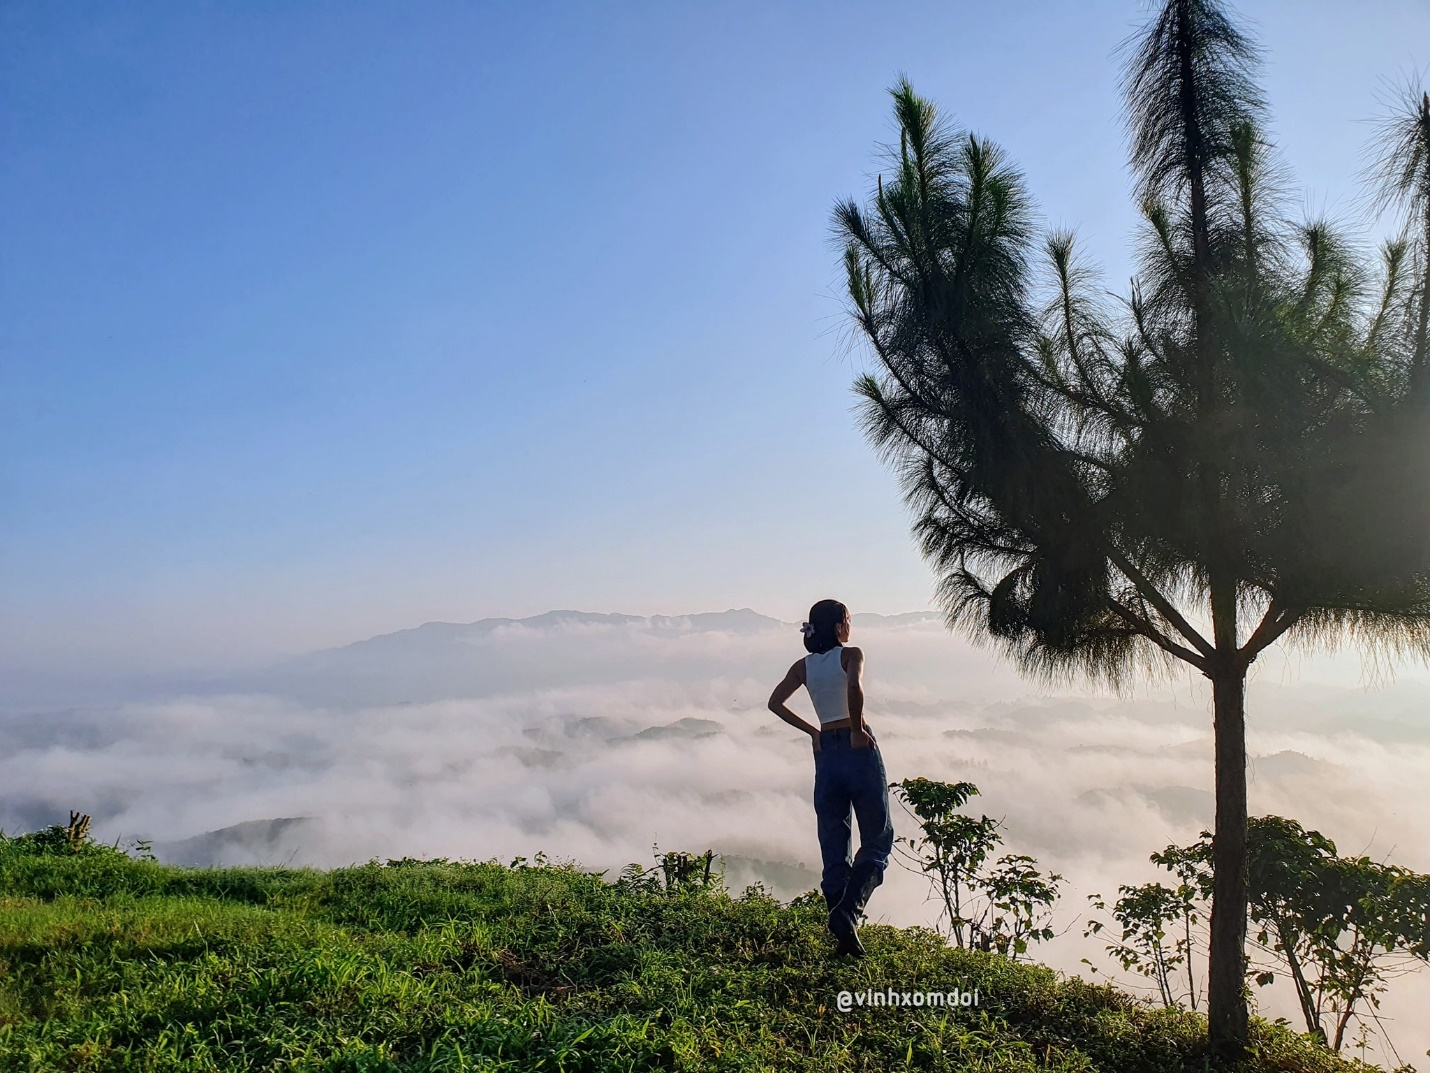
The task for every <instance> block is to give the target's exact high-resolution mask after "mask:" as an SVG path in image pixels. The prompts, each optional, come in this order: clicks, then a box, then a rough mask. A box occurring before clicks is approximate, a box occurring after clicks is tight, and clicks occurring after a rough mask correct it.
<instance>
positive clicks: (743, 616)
mask: <svg viewBox="0 0 1430 1073" xmlns="http://www.w3.org/2000/svg"><path fill="white" fill-rule="evenodd" d="M938 617H939V616H938V615H937V614H936V613H935V612H933V611H907V612H904V613H902V614H898V615H878V614H874V613H872V612H861V613H859V614H856V615H854V616H853V619H854V625H855V626H860V625H865V626H875V625H893V624H903V623H910V622H923V621H927V620H929V619H937V618H938ZM568 624H578V625H609V626H637V625H646V626H649V627H650V628H651V629H653V630H657V631H661V632H700V631H706V630H725V631H734V632H738V633H755V632H759V631H763V630H773V629H780V628H789V627H792V626H794V625H796V623H792V622H785V621H783V620H782V619H777V618H771V617H770V616H768V615H762V614H760V613H759V612H758V611H755V610H753V609H752V608H748V607H741V608H731V609H729V610H727V611H702V612H698V613H696V614H691V615H624V614H620V613H619V612H609V613H608V612H600V611H574V610H560V611H546V612H543V613H542V614H540V615H531V616H529V617H528V618H484V619H478V620H477V621H475V622H424V623H423V624H422V625H420V626H411V627H408V628H406V629H402V630H394V631H393V632H391V633H380V634H377V635H376V636H373V637H368V638H365V639H364V640H361V641H353V642H352V643H351V644H347V645H343V646H341V647H339V648H331V649H323V650H321V651H320V652H315V653H312V654H311V655H309V656H301V657H297V658H298V659H310V658H312V656H317V655H321V654H323V653H324V652H347V651H351V650H353V649H362V648H365V647H368V646H373V645H377V644H393V643H398V639H413V640H415V639H419V638H420V639H421V640H422V641H424V642H426V641H431V640H435V639H439V638H440V639H447V638H450V639H468V638H474V637H483V636H486V635H488V634H491V633H493V632H495V631H496V630H499V629H502V628H503V627H510V626H521V627H525V628H528V629H546V628H548V627H552V626H562V625H568Z"/></svg>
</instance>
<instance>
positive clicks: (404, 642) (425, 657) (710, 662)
mask: <svg viewBox="0 0 1430 1073" xmlns="http://www.w3.org/2000/svg"><path fill="white" fill-rule="evenodd" d="M931 619H932V620H937V619H938V616H937V615H936V614H934V613H933V612H931V611H914V612H908V613H905V614H902V615H877V614H870V613H861V614H856V615H855V616H854V624H855V626H856V627H861V626H862V627H866V628H868V627H879V626H900V625H907V624H912V623H915V622H921V621H927V620H931ZM795 626H796V624H795V623H789V622H783V621H781V620H780V619H777V618H771V617H770V616H768V615H762V614H760V613H759V612H757V611H755V610H753V609H751V608H748V607H741V608H731V609H729V610H726V611H707V612H700V613H697V614H691V615H649V616H643V615H624V614H619V613H602V612H593V611H576V610H558V611H547V612H545V613H544V614H540V615H532V616H530V617H529V618H485V619H479V620H478V621H476V622H468V623H454V622H426V623H423V624H422V625H421V626H414V627H412V628H410V629H405V630H397V631H395V632H393V633H384V634H379V635H377V636H376V637H369V638H367V639H366V640H362V641H355V642H353V643H352V644H349V645H344V646H342V647H341V648H330V649H324V650H322V651H319V652H313V653H310V654H308V655H305V656H297V657H294V658H292V659H288V660H284V661H283V662H282V663H279V664H276V665H274V666H273V667H270V668H268V669H267V670H265V671H263V672H260V673H258V674H254V675H249V676H245V677H243V678H241V679H236V680H232V681H229V682H225V683H223V684H222V688H223V689H224V690H225V691H232V692H249V693H271V694H277V695H281V696H287V697H293V698H295V699H297V700H301V701H303V702H305V703H309V704H317V705H322V706H325V707H334V708H353V707H360V706H368V705H399V704H417V703H426V702H430V701H436V700H446V699H453V698H461V697H486V696H494V695H497V694H501V693H506V692H510V691H513V690H523V689H541V688H560V687H564V686H577V685H600V684H606V683H615V682H619V681H626V680H630V679H632V678H642V677H647V676H649V675H650V674H651V673H652V671H653V670H657V669H658V670H659V671H661V672H669V673H677V674H683V675H686V676H698V677H717V676H719V675H722V674H743V673H747V672H748V659H749V657H748V651H749V650H748V647H747V646H740V645H733V646H732V645H691V644H689V643H683V641H684V639H686V638H690V637H693V636H696V635H700V634H715V633H719V634H725V635H727V636H728V637H731V638H749V637H756V636H759V635H772V634H775V633H779V632H781V631H788V632H789V633H790V634H791V635H792V636H791V643H792V644H794V643H796V642H797V640H798V637H797V634H796V632H795ZM632 631H635V632H639V633H641V634H644V635H645V636H647V637H649V638H651V639H653V642H654V643H643V644H638V645H632V644H631V643H629V636H630V634H631V632H632Z"/></svg>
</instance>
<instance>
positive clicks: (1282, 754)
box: [0, 611, 1430, 1061]
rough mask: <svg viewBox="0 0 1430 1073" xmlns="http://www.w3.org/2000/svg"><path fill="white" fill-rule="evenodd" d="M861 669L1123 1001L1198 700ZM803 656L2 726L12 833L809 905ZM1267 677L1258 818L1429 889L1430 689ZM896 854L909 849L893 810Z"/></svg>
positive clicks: (1253, 728) (497, 647) (273, 684)
mask: <svg viewBox="0 0 1430 1073" xmlns="http://www.w3.org/2000/svg"><path fill="white" fill-rule="evenodd" d="M853 643H856V644H860V645H861V646H862V647H863V648H864V650H865V652H866V655H867V658H868V681H867V693H868V705H867V712H868V718H869V720H870V723H871V724H872V725H873V726H874V727H875V728H876V731H877V733H878V735H879V739H880V743H881V747H882V749H883V751H884V755H885V760H886V763H887V766H888V771H889V776H890V778H891V779H893V780H898V779H901V778H906V777H912V776H918V775H923V776H927V777H930V778H936V779H944V780H948V781H953V780H958V779H968V780H971V781H973V782H975V783H977V784H978V786H979V787H980V789H981V790H982V796H981V797H980V798H977V799H975V804H976V805H977V806H978V807H979V808H980V809H981V810H983V811H986V812H987V813H988V814H990V815H993V816H999V817H1002V818H1004V820H1005V823H1006V828H1005V830H1006V834H1007V847H1008V848H1009V849H1010V850H1013V851H1018V852H1027V853H1031V854H1033V855H1034V856H1036V857H1038V858H1039V859H1040V860H1041V861H1042V862H1043V864H1044V865H1046V866H1048V867H1050V868H1053V869H1055V870H1057V871H1059V872H1061V873H1063V874H1064V875H1065V876H1066V877H1067V880H1068V883H1067V887H1066V888H1065V892H1064V896H1063V900H1062V902H1061V906H1060V911H1059V913H1058V917H1057V920H1056V924H1057V926H1058V927H1059V929H1060V930H1062V929H1066V933H1065V934H1064V935H1062V936H1061V937H1060V938H1059V939H1057V940H1056V941H1054V942H1052V943H1050V944H1047V945H1046V946H1045V947H1044V949H1043V950H1041V951H1039V952H1038V955H1037V956H1038V957H1039V958H1040V959H1042V960H1046V961H1047V962H1048V963H1050V964H1052V965H1054V966H1055V967H1059V968H1062V969H1064V970H1066V971H1069V972H1075V971H1083V972H1085V971H1086V970H1085V967H1084V966H1081V965H1080V964H1079V959H1080V958H1082V957H1089V958H1091V959H1092V960H1093V961H1094V963H1096V964H1098V965H1099V966H1100V967H1101V968H1103V970H1104V971H1109V970H1110V969H1111V968H1112V965H1111V963H1110V962H1109V961H1108V960H1107V959H1106V958H1105V957H1103V956H1102V955H1101V947H1100V945H1099V944H1096V943H1092V942H1090V941H1087V940H1083V939H1082V937H1081V931H1082V927H1081V925H1082V921H1083V920H1084V918H1085V915H1086V914H1085V912H1084V908H1085V906H1086V901H1085V897H1086V895H1087V893H1089V892H1090V891H1094V890H1097V891H1101V892H1102V893H1104V894H1114V893H1115V891H1116V887H1117V885H1118V884H1119V883H1133V882H1143V881H1145V880H1148V879H1153V878H1158V873H1157V870H1156V869H1155V868H1154V867H1153V866H1152V865H1151V864H1150V863H1149V862H1148V861H1147V855H1148V853H1150V852H1152V851H1153V850H1156V849H1160V848H1161V847H1163V846H1165V845H1167V844H1168V843H1171V842H1178V843H1186V842H1189V841H1191V840H1193V839H1195V838H1196V836H1197V834H1198V832H1199V831H1200V830H1201V829H1202V828H1203V827H1205V826H1207V825H1208V824H1209V823H1210V822H1211V817H1212V798H1211V790H1212V764H1211V718H1210V714H1209V710H1208V702H1207V698H1206V696H1205V694H1204V691H1202V690H1200V689H1199V688H1198V686H1197V684H1196V683H1190V684H1189V685H1187V686H1186V687H1183V688H1178V689H1170V688H1160V689H1150V688H1149V689H1144V690H1142V691H1140V692H1139V694H1138V695H1137V696H1135V697H1131V698H1121V699H1113V698H1107V697H1102V696H1097V695H1095V694H1092V693H1085V694H1082V693H1072V692H1064V693H1059V694H1051V693H1047V692H1039V691H1038V690H1037V689H1035V688H1034V687H1032V686H1030V685H1029V684H1028V683H1026V682H1024V681H1022V680H1020V679H1018V678H1017V677H1016V676H1015V675H1013V674H1012V673H1011V672H1010V671H1009V670H1008V669H1007V668H1005V667H1002V666H1001V665H999V664H997V663H996V662H995V661H994V660H993V659H992V658H991V656H989V654H988V653H986V652H984V651H982V650H979V649H976V648H973V647H971V646H969V645H968V644H966V643H964V642H962V641H960V640H958V639H956V638H952V637H950V636H949V634H948V633H947V632H946V631H945V630H944V629H943V627H942V626H941V625H940V624H939V622H938V620H937V619H936V618H935V617H933V616H931V615H912V616H900V617H896V618H880V617H878V616H858V617H857V618H856V622H855V637H854V638H853ZM802 651H803V650H802V648H801V647H800V645H799V635H798V632H797V631H796V630H795V629H794V628H793V627H792V626H790V625H788V624H781V623H778V622H775V621H774V620H771V619H766V618H763V617H762V616H759V615H756V614H754V613H753V612H749V611H741V612H726V613H722V614H717V615H706V616H692V617H689V618H672V619H638V618H630V617H626V616H599V615H577V614H574V613H559V614H552V615H547V616H541V617H540V618H537V619H528V620H523V621H519V622H512V621H508V620H488V621H486V622H484V623H477V624H473V625H468V626H453V625H443V624H431V625H428V626H424V627H422V628H420V629H416V630H409V631H404V632H403V633H399V634H392V635H387V636H385V637H381V638H374V639H373V640H372V641H368V642H363V643H362V644H359V645H353V646H349V647H348V648H345V649H340V650H336V651H333V652H328V653H320V654H318V655H316V656H311V657H305V658H304V659H300V660H294V661H290V662H289V663H287V664H284V665H282V666H280V667H275V668H273V669H272V670H270V671H268V672H265V673H263V674H258V675H251V676H248V677H246V678H243V679H237V678H235V679H232V680H229V681H225V682H214V683H209V684H208V685H207V686H205V687H203V688H201V689H195V688H193V687H192V686H190V687H188V688H187V691H186V692H184V693H182V694H175V695H171V696H161V697H159V698H157V699H155V698H153V697H150V699H146V700H142V701H130V702H127V703H116V704H114V705H112V706H109V707H104V708H98V707H95V708H84V709H67V710H64V711H58V712H48V713H39V712H31V713H28V714H12V715H7V716H3V717H0V827H3V828H4V829H6V830H9V831H15V830H23V829H31V828H34V827H38V826H41V825H43V824H47V823H51V822H54V821H55V820H56V819H63V818H65V817H66V816H67V814H68V810H69V809H71V808H77V809H82V810H83V811H86V812H89V813H90V814H92V815H93V816H94V820H95V822H94V827H95V830H96V832H97V834H98V835H99V836H100V837H103V838H106V839H108V840H111V841H112V840H114V839H116V838H119V839H132V838H136V837H146V838H149V839H152V840H153V841H154V842H155V844H156V845H157V846H158V848H159V850H160V852H161V854H162V855H164V856H166V857H168V858H169V859H173V860H180V861H185V862H188V863H205V862H207V861H214V860H221V861H228V862H233V863H242V862H250V861H254V860H260V861H263V862H267V863H284V862H290V863H302V864H315V865H323V866H332V865H339V864H345V863H349V862H352V861H359V860H366V859H368V858H371V857H378V858H387V857H404V856H411V857H427V856H448V857H461V858H475V859H485V858H489V857H496V858H498V859H501V860H504V861H506V860H510V859H512V858H513V857H516V856H525V857H528V858H529V857H532V856H534V855H535V853H536V852H537V851H538V850H543V851H545V852H546V853H547V854H548V855H550V856H551V857H553V858H574V859H576V860H579V861H580V862H582V863H583V864H584V865H586V866H587V867H590V868H593V869H602V868H605V869H611V870H612V874H614V872H615V871H616V870H619V868H620V867H621V866H622V865H623V864H625V863H626V862H629V861H641V862H642V863H650V862H651V847H652V843H658V844H659V846H660V848H661V849H686V850H704V849H706V848H714V849H715V850H716V851H717V852H720V853H723V854H726V855H727V856H728V858H729V859H728V861H727V864H728V868H729V877H730V879H731V880H732V884H735V885H739V884H743V883H744V882H749V881H752V880H753V879H755V878H761V879H762V880H763V881H765V882H766V883H767V884H769V885H770V886H772V887H774V888H775V889H776V890H777V892H778V893H780V894H782V895H783V896H786V897H788V896H791V895H793V894H795V893H798V892H800V891H801V890H804V889H808V888H809V887H812V886H813V885H814V883H815V882H816V881H817V873H818V864H819V854H818V849H817V845H816V842H815V836H814V814H813V808H812V804H811V788H812V776H813V770H812V764H813V761H812V757H811V755H810V749H809V744H808V742H807V740H806V739H804V738H803V737H802V736H801V735H799V734H797V733H796V732H795V731H794V730H793V729H791V728H789V727H787V726H785V725H784V724H783V723H781V722H779V721H778V720H777V719H775V718H774V717H773V716H771V715H770V713H769V712H768V711H766V710H765V708H764V702H765V699H766V698H767V697H768V695H769V691H770V689H771V688H772V686H773V684H774V683H775V682H776V681H777V680H778V679H779V678H780V677H781V676H782V675H783V673H784V671H785V669H786V668H787V667H788V666H789V664H790V663H791V662H792V661H793V660H794V659H796V658H798V657H799V656H800V655H801V654H802ZM1276 677H1277V675H1274V674H1266V673H1263V675H1262V676H1261V677H1260V678H1258V679H1257V680H1256V681H1255V682H1253V684H1252V687H1251V690H1250V698H1251V699H1250V716H1249V728H1250V729H1249V747H1250V752H1251V754H1252V756H1253V758H1254V759H1253V761H1252V772H1251V786H1250V799H1251V808H1252V811H1253V812H1254V813H1266V812H1275V813H1279V814H1281V815H1286V816H1292V817H1295V818H1297V819H1299V820H1301V821H1302V822H1303V823H1305V824H1306V825H1307V826H1309V827H1315V828H1318V829H1320V830H1321V831H1323V832H1324V833H1326V834H1327V835H1329V836H1330V837H1332V838H1333V839H1334V840H1335V841H1336V842H1337V844H1338V846H1339V847H1340V848H1341V849H1342V851H1343V852H1351V851H1354V852H1365V853H1369V854H1370V855H1372V856H1375V857H1385V856H1386V855H1389V856H1390V858H1391V859H1392V860H1393V861H1395V862H1396V863H1399V864H1404V865H1407V866H1410V867H1413V868H1415V869H1417V870H1419V871H1430V828H1427V827H1426V825H1425V824H1424V822H1423V817H1424V816H1425V815H1426V814H1427V813H1430V779H1427V778H1426V776H1427V774H1430V720H1427V719H1425V718H1424V717H1423V713H1424V712H1425V710H1426V700H1427V698H1430V684H1427V682H1426V680H1425V679H1424V678H1421V677H1406V678H1403V679H1401V680H1400V681H1399V682H1397V683H1395V684H1393V685H1391V686H1388V687H1386V688H1383V689H1380V690H1374V691H1367V690H1365V689H1363V688H1360V687H1359V686H1358V685H1356V684H1355V683H1354V682H1353V681H1345V680H1339V679H1337V678H1336V677H1335V676H1334V675H1331V676H1330V677H1326V676H1321V677H1316V676H1314V675H1311V674H1309V673H1302V675H1301V680H1300V681H1299V682H1296V683H1293V684H1281V683H1279V682H1276V681H1272V680H1271V679H1274V678H1276ZM1342 677H1343V676H1342ZM794 703H795V705H796V706H802V709H803V710H804V711H806V712H808V711H809V707H808V702H807V699H806V698H804V697H803V695H802V694H801V695H800V696H799V697H798V698H797V699H796V701H795V702H794ZM274 821H279V822H274ZM895 825H896V828H897V829H898V831H899V833H900V834H902V835H909V834H912V833H913V832H914V827H913V825H912V821H911V820H910V819H909V818H908V817H907V816H905V815H904V814H903V813H902V812H901V811H900V810H898V808H897V806H896V816H895ZM215 832H218V833H215ZM926 895H927V888H926V885H925V883H924V881H923V880H922V879H921V878H920V877H919V876H917V875H915V874H914V873H912V872H910V871H906V870H904V869H900V868H897V867H895V868H891V870H890V872H889V875H888V879H887V882H886V884H885V886H884V887H882V888H881V889H880V890H879V891H878V892H877V893H876V895H875V897H874V900H873V902H872V903H871V906H870V910H871V913H872V914H873V916H874V918H875V919H881V920H884V921H886V922H889V923H896V924H914V923H931V922H932V920H933V918H934V908H933V905H932V903H929V902H927V901H926ZM1286 998H1287V996H1285V995H1279V996H1274V995H1272V994H1269V993H1266V992H1263V993H1262V995H1261V999H1262V1002H1263V1009H1264V1010H1265V1011H1266V1012H1268V1013H1270V1014H1271V1015H1273V1016H1274V1015H1277V1014H1287V1015H1290V1014H1292V1010H1291V1008H1290V1006H1289V1004H1288V1003H1287V1002H1286V1001H1285V1000H1286ZM1427 1007H1430V988H1427V986H1426V979H1425V978H1424V976H1423V975H1422V977H1421V978H1416V979H1413V980H1406V981H1401V982H1399V983H1397V984H1396V985H1395V988H1394V990H1393V991H1392V992H1391V997H1390V999H1389V1000H1388V1001H1387V1003H1386V1007H1385V1013H1386V1014H1387V1016H1388V1017H1390V1018H1396V1020H1395V1021H1393V1022H1390V1023H1391V1024H1392V1037H1393V1038H1394V1039H1395V1041H1396V1043H1397V1044H1398V1045H1399V1047H1400V1051H1401V1054H1402V1055H1403V1056H1404V1057H1405V1058H1406V1059H1407V1060H1412V1061H1413V1060H1414V1059H1415V1057H1416V1056H1418V1055H1421V1054H1423V1053H1424V1051H1425V1050H1426V1048H1427V1047H1430V1031H1427V1030H1426V1029H1424V1028H1421V1027H1419V1025H1418V1024H1416V1023H1415V1018H1413V1017H1412V1016H1411V1015H1412V1012H1413V1011H1416V1010H1423V1009H1424V1008H1427ZM1417 1033H1419V1035H1417ZM1422 1037H1423V1038H1422Z"/></svg>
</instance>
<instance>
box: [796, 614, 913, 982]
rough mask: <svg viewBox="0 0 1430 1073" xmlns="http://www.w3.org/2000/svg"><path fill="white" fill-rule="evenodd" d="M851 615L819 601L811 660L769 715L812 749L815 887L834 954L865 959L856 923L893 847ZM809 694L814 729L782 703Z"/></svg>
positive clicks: (810, 628) (812, 617)
mask: <svg viewBox="0 0 1430 1073" xmlns="http://www.w3.org/2000/svg"><path fill="white" fill-rule="evenodd" d="M850 625H851V623H850V619H849V609H848V608H847V607H845V606H844V605H843V604H842V603H840V602H839V601H838V600H820V601H819V603H817V604H815V605H814V606H813V607H811V608H810V609H809V621H808V622H806V623H804V624H803V625H802V626H801V629H802V630H803V632H804V647H805V648H806V649H807V650H808V652H809V655H807V656H805V657H804V658H803V659H800V660H797V661H796V662H795V663H794V665H793V666H791V667H790V669H789V673H788V674H786V675H785V677H784V681H782V682H780V684H779V685H777V686H775V691H774V692H773V693H772V694H770V711H772V712H774V713H775V714H776V715H778V716H779V717H780V718H781V719H783V720H784V721H785V722H786V723H789V724H790V725H791V726H795V727H798V728H799V729H800V730H803V731H804V732H805V733H806V734H808V735H809V736H810V739H811V741H812V743H813V747H814V813H815V816H816V817H817V819H818V822H819V851H820V855H821V856H822V857H823V859H824V874H823V876H822V877H821V880H820V887H821V888H822V890H823V892H824V900H825V902H826V903H827V904H828V906H829V930H830V931H832V932H833V933H834V935H835V936H836V938H837V939H838V940H839V945H838V950H837V952H838V953H840V954H854V955H856V956H859V955H862V954H863V953H864V946H863V944H862V943H861V942H860V941H859V932H858V930H857V929H856V928H855V922H856V921H857V920H858V917H859V914H860V913H861V912H862V911H863V909H864V906H865V904H866V903H867V902H868V901H869V895H871V894H872V893H873V892H874V888H875V887H877V886H878V885H879V884H880V883H882V882H883V881H884V869H885V868H886V867H888V863H889V854H890V852H891V851H892V850H893V848H894V824H893V821H892V820H891V819H890V816H889V787H888V776H887V775H886V774H885V772H884V757H883V754H881V753H880V752H879V743H878V741H877V740H876V739H875V737H874V735H873V733H872V732H871V731H870V729H869V727H868V725H867V724H866V723H865V722H864V686H863V682H862V676H863V673H864V653H863V652H861V651H860V650H859V649H857V648H846V647H845V642H847V641H848V640H849V628H850ZM800 686H804V687H805V688H806V689H807V690H809V698H810V700H811V701H813V702H814V710H815V713H816V714H817V715H818V716H819V726H817V727H816V726H814V725H813V724H811V723H809V722H808V721H806V720H804V719H801V718H800V717H799V716H798V715H796V714H795V713H794V712H792V711H790V710H789V708H787V707H785V701H787V700H788V699H789V698H790V697H792V696H793V695H794V693H795V691H796V690H797V689H799V687H800ZM851 808H852V809H853V811H854V816H855V818H856V819H857V820H858V822H859V852H858V853H857V854H855V855H854V857H853V861H852V865H851V860H850V856H849V850H850V848H851V845H852V838H851V835H852V831H851V828H850V824H849V812H850V809H851Z"/></svg>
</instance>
